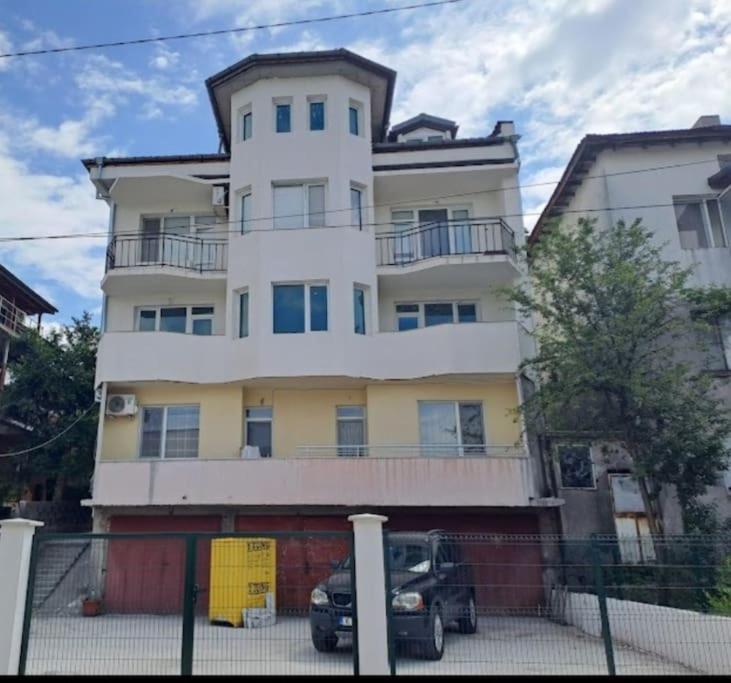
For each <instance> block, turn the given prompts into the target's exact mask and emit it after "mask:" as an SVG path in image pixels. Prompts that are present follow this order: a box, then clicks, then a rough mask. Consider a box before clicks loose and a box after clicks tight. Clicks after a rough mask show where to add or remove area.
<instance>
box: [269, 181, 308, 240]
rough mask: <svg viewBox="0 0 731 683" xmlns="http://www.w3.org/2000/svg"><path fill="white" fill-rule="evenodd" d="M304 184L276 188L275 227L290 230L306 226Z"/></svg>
mask: <svg viewBox="0 0 731 683" xmlns="http://www.w3.org/2000/svg"><path fill="white" fill-rule="evenodd" d="M303 205H304V204H303V199H302V185H286V186H282V187H275V188H274V228H275V229H279V230H288V229H292V228H301V227H303V226H304V219H305V217H304V215H303V213H302V207H303Z"/></svg>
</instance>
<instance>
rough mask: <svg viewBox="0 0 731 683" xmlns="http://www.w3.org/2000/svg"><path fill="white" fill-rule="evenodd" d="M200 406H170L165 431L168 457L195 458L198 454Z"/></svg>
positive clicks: (166, 454) (166, 455)
mask: <svg viewBox="0 0 731 683" xmlns="http://www.w3.org/2000/svg"><path fill="white" fill-rule="evenodd" d="M198 417H199V409H198V406H170V407H169V408H168V415H167V430H166V433H165V457H166V458H195V457H197V455H198V432H199V428H198Z"/></svg>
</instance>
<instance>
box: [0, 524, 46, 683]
mask: <svg viewBox="0 0 731 683" xmlns="http://www.w3.org/2000/svg"><path fill="white" fill-rule="evenodd" d="M39 526H43V522H35V521H33V520H30V519H6V520H4V521H2V522H0V675H16V674H17V673H18V662H19V660H20V641H21V638H22V634H23V617H24V616H25V596H26V592H27V590H28V571H29V569H30V552H31V548H32V546H33V534H34V533H35V530H36V527H39Z"/></svg>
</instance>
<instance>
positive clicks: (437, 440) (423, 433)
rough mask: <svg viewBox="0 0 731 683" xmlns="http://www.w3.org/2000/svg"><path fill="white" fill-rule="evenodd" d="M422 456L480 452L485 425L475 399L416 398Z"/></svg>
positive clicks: (480, 404) (482, 451)
mask: <svg viewBox="0 0 731 683" xmlns="http://www.w3.org/2000/svg"><path fill="white" fill-rule="evenodd" d="M419 435H420V440H421V449H422V452H423V454H424V455H437V456H439V455H483V454H484V453H485V425H484V421H483V417H482V403H481V402H477V401H419Z"/></svg>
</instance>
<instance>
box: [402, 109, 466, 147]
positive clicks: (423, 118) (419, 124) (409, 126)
mask: <svg viewBox="0 0 731 683" xmlns="http://www.w3.org/2000/svg"><path fill="white" fill-rule="evenodd" d="M417 128H432V129H433V130H442V131H449V132H450V133H452V137H456V136H457V129H458V128H459V126H458V125H457V123H456V122H455V121H450V120H449V119H443V118H441V117H439V116H432V115H431V114H425V113H423V112H422V113H421V114H417V115H416V116H413V117H412V118H410V119H408V120H407V121H403V122H402V123H397V124H396V125H395V126H391V130H390V131H389V133H388V141H389V142H396V139H397V138H398V136H399V135H405V134H406V133H410V132H411V131H412V130H416V129H417Z"/></svg>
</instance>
